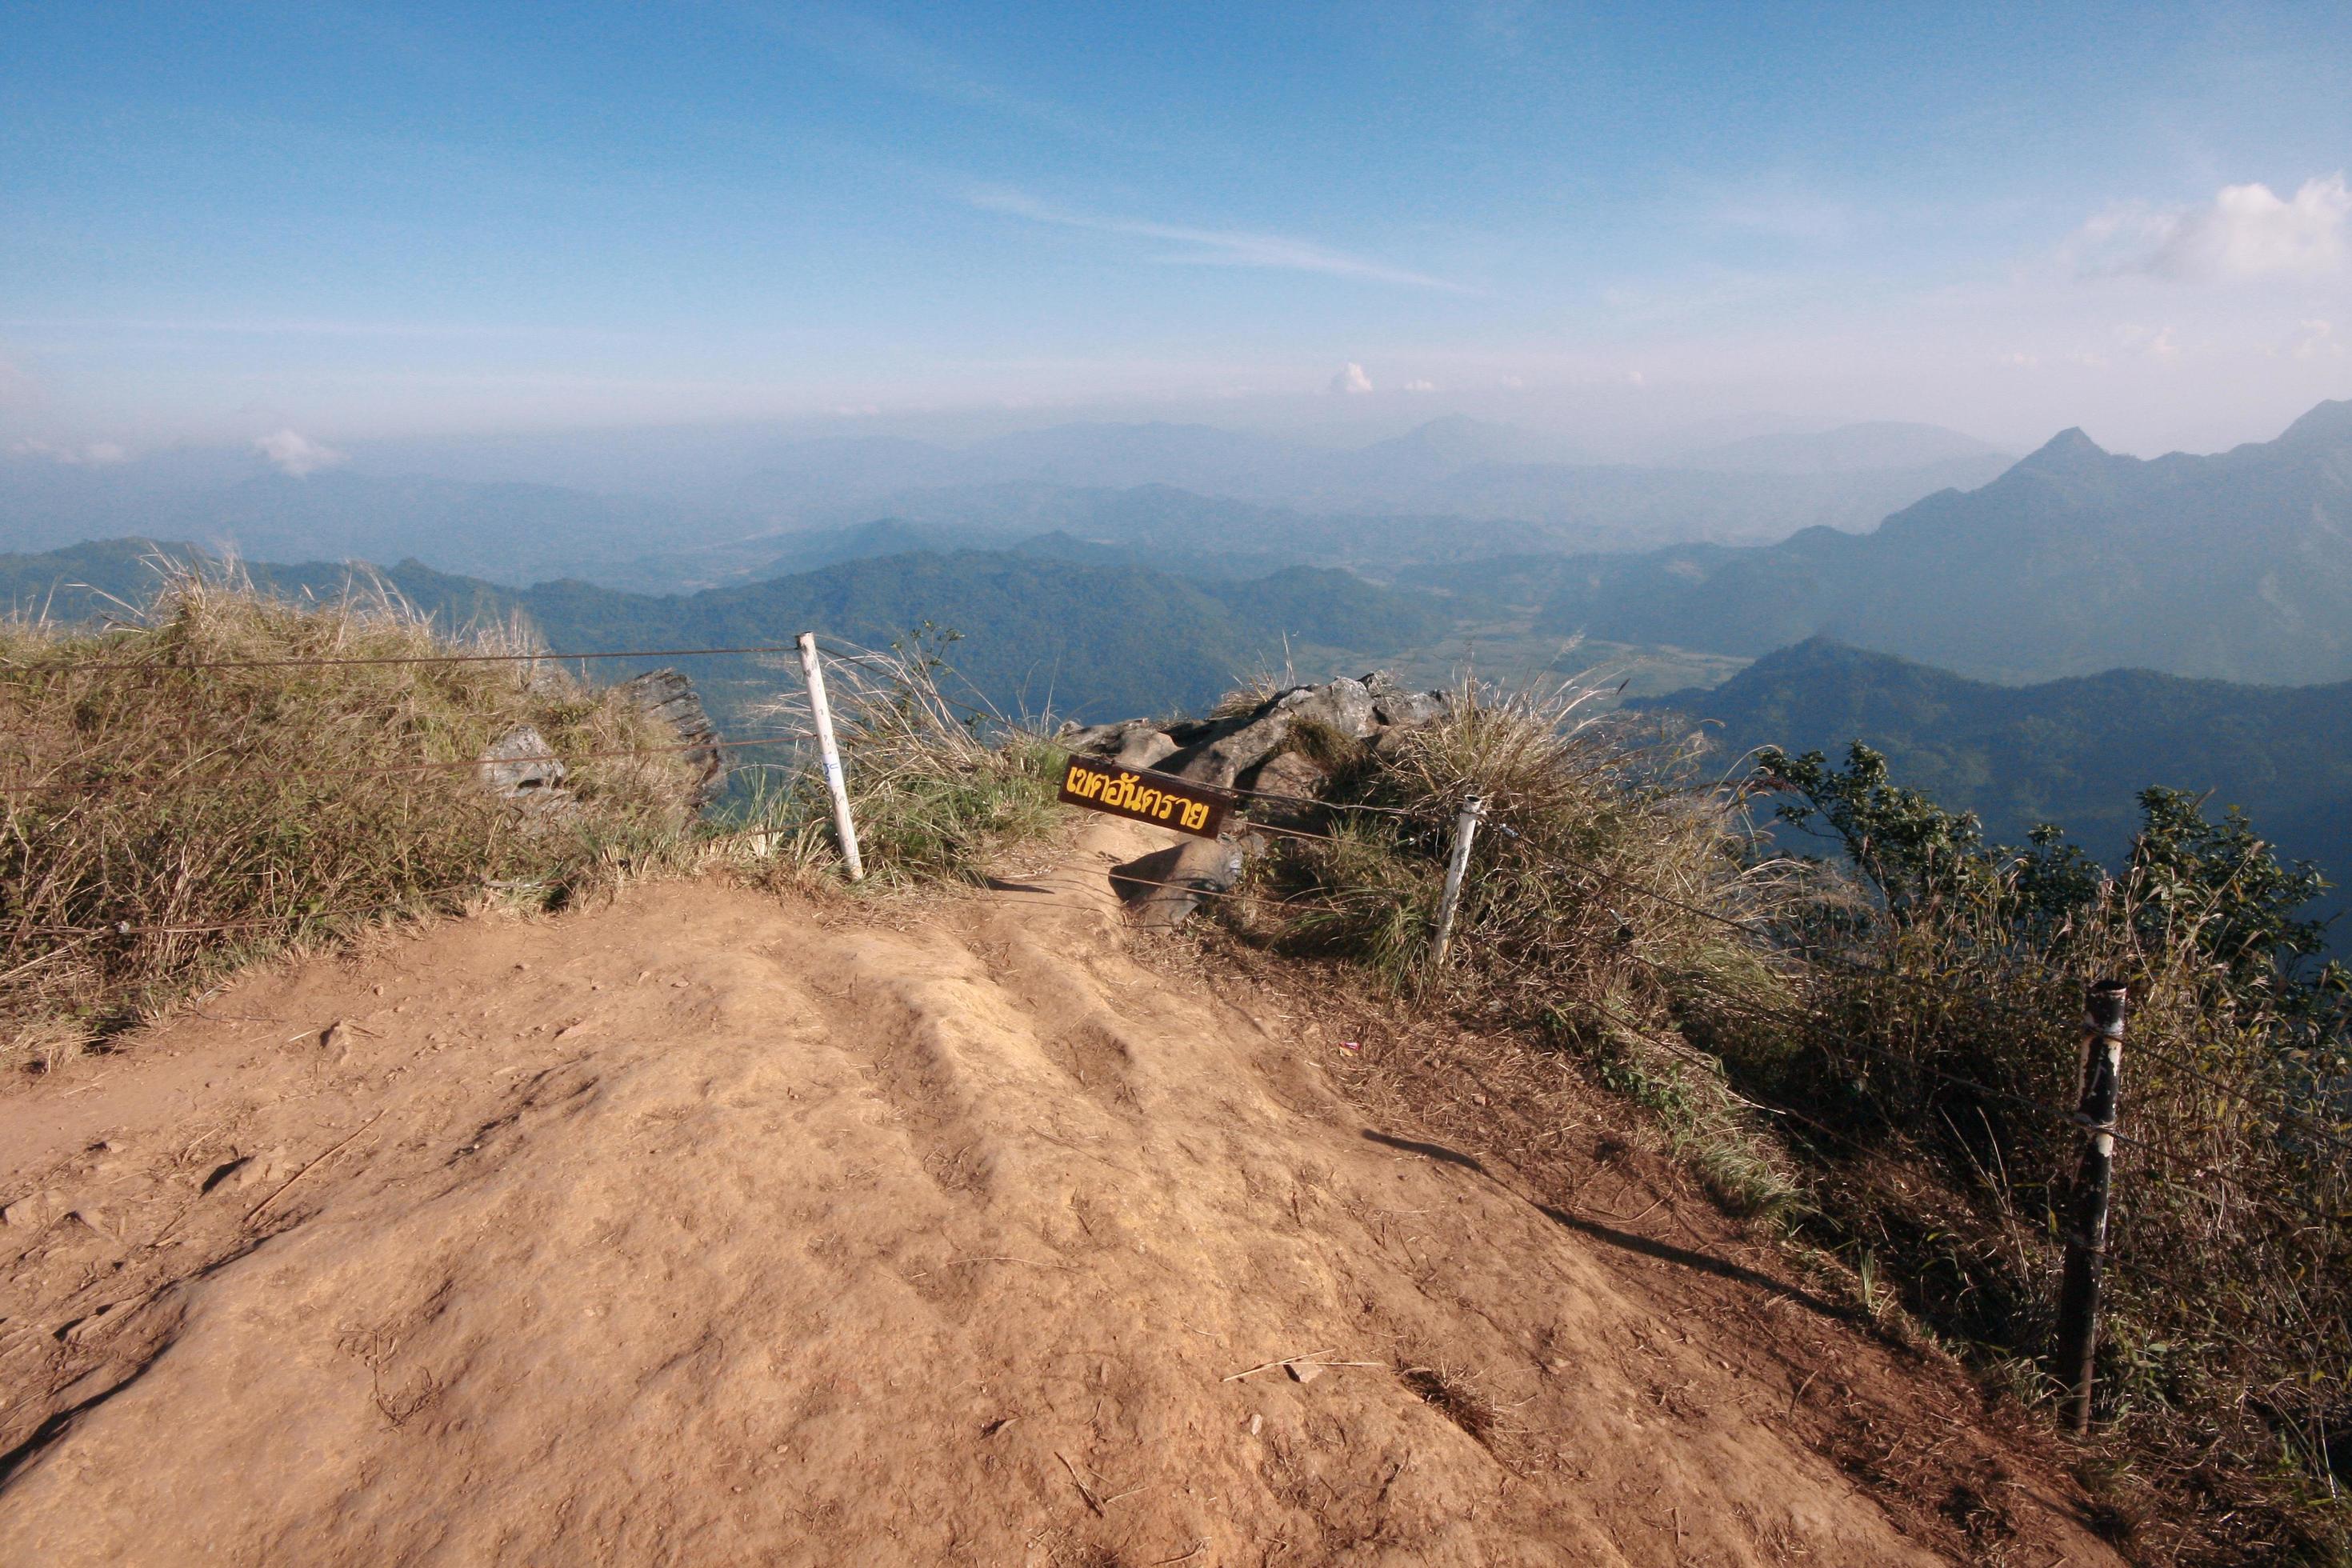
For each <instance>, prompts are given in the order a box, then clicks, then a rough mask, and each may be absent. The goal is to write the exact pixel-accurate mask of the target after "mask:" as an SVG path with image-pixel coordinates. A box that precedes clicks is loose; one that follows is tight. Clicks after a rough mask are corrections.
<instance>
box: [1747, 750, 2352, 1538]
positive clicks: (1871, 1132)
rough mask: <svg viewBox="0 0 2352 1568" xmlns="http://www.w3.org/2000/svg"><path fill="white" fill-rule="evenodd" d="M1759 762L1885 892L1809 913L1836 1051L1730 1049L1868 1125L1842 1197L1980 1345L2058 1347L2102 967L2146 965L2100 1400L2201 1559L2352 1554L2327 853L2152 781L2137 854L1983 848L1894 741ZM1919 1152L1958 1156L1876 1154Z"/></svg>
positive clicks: (1821, 1105) (1766, 1075) (2341, 1082)
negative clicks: (2094, 996) (2087, 1039)
mask: <svg viewBox="0 0 2352 1568" xmlns="http://www.w3.org/2000/svg"><path fill="white" fill-rule="evenodd" d="M1759 782H1760V783H1761V784H1764V785H1765V786H1766V787H1769V788H1772V789H1776V790H1779V791H1782V792H1786V794H1787V795H1789V796H1790V797H1791V804H1790V805H1785V806H1783V807H1782V809H1781V812H1780V816H1781V817H1782V818H1783V820H1784V821H1786V822H1788V823H1789V824H1790V825H1791V826H1796V827H1808V826H1824V827H1826V829H1827V831H1828V833H1829V835H1830V836H1831V837H1832V839H1833V840H1834V841H1835V842H1836V843H1837V844H1838V845H1839V846H1840V847H1841V848H1842V849H1843V855H1844V858H1846V860H1847V861H1848V863H1849V864H1851V865H1852V866H1853V868H1855V869H1856V870H1857V871H1858V872H1859V873H1860V874H1861V876H1862V878H1863V879H1864V883H1865V884H1866V888H1867V890H1868V892H1869V894H1870V896H1869V897H1868V898H1865V899H1864V900H1857V901H1853V902H1849V903H1847V904H1845V905H1843V906H1842V907H1840V908H1838V909H1836V910H1811V911H1803V910H1800V911H1797V912H1798V913H1799V914H1800V915H1801V917H1802V918H1800V919H1798V920H1796V921H1793V922H1791V923H1790V926H1789V928H1788V930H1787V932H1786V934H1787V935H1788V937H1789V938H1790V940H1791V941H1792V942H1795V943H1796V944H1797V945H1798V946H1800V947H1801V949H1802V950H1803V951H1804V952H1806V953H1807V954H1808V957H1809V963H1807V965H1806V966H1805V969H1804V971H1803V972H1802V973H1803V975H1804V984H1805V989H1806V998H1805V999H1806V1004H1807V1016H1808V1019H1809V1021H1810V1023H1811V1027H1809V1028H1808V1029H1807V1030H1806V1034H1807V1036H1808V1037H1809V1038H1810V1039H1811V1040H1812V1041H1813V1042H1814V1043H1815V1045H1814V1048H1812V1049H1811V1050H1808V1051H1806V1052H1803V1053H1797V1054H1790V1053H1785V1052H1783V1053H1780V1054H1777V1055H1775V1056H1773V1057H1771V1058H1769V1059H1759V1058H1753V1057H1750V1056H1748V1055H1747V1054H1744V1053H1743V1052H1742V1051H1741V1050H1740V1049H1739V1048H1738V1042H1736V1041H1731V1042H1724V1043H1722V1045H1721V1047H1720V1048H1722V1050H1723V1055H1724V1058H1725V1060H1726V1061H1727V1064H1728V1065H1729V1066H1730V1068H1731V1071H1732V1075H1733V1079H1734V1081H1735V1082H1736V1083H1738V1084H1739V1085H1740V1086H1741V1088H1742V1089H1744V1090H1746V1091H1747V1092H1749V1093H1752V1094H1756V1095H1759V1096H1761V1097H1766V1098H1770V1099H1774V1100H1778V1101H1780V1102H1781V1103H1784V1104H1791V1105H1795V1106H1797V1107H1800V1108H1801V1109H1803V1110H1807V1111H1808V1112H1809V1120H1811V1121H1812V1122H1813V1123H1814V1124H1816V1125H1819V1124H1821V1123H1822V1122H1828V1123H1831V1124H1832V1125H1833V1126H1834V1127H1835V1128H1836V1129H1838V1130H1839V1131H1840V1132H1841V1133H1842V1135H1843V1136H1842V1137H1840V1138H1837V1139H1825V1140H1822V1141H1820V1142H1819V1145H1818V1146H1817V1147H1816V1148H1815V1149H1814V1150H1813V1151H1812V1153H1813V1154H1814V1156H1815V1158H1816V1159H1817V1161H1818V1162H1819V1163H1820V1165H1821V1167H1822V1170H1823V1171H1824V1173H1825V1180H1824V1181H1823V1182H1822V1184H1821V1186H1822V1192H1821V1199H1820V1204H1821V1206H1820V1210H1819V1213H1820V1216H1821V1223H1822V1225H1823V1226H1825V1227H1826V1228H1828V1229H1830V1230H1831V1231H1832V1232H1834V1233H1836V1234H1837V1235H1838V1236H1839V1237H1841V1238H1842V1239H1844V1240H1847V1241H1849V1242H1853V1243H1857V1244H1859V1245H1864V1246H1867V1247H1870V1248H1872V1249H1873V1250H1874V1252H1875V1253H1876V1254H1877V1256H1878V1257H1879V1258H1880V1259H1881V1261H1882V1263H1883V1264H1885V1265H1886V1266H1888V1267H1890V1268H1893V1269H1894V1270H1895V1273H1896V1274H1897V1275H1898V1276H1899V1277H1901V1278H1902V1279H1905V1280H1906V1282H1907V1286H1908V1295H1909V1297H1910V1303H1909V1304H1910V1305H1911V1306H1912V1308H1913V1310H1915V1311H1917V1312H1919V1313H1921V1314H1922V1315H1923V1316H1924V1317H1926V1318H1927V1320H1928V1321H1931V1322H1933V1323H1934V1324H1936V1325H1937V1327H1938V1328H1939V1329H1941V1330H1942V1331H1944V1332H1946V1333H1947V1334H1948V1335H1950V1336H1952V1337H1954V1338H1956V1339H1957V1340H1958V1341H1960V1342H1962V1343H1963V1344H1964V1345H1965V1346H1968V1347H1972V1348H1973V1349H1974V1350H1975V1352H1977V1353H1978V1355H1979V1358H1980V1359H1982V1360H1985V1361H1986V1362H1988V1363H1990V1362H1997V1361H2000V1360H2003V1359H2007V1358H2015V1357H2020V1356H2022V1357H2025V1358H2029V1359H2032V1358H2038V1357H2040V1356H2041V1355H2042V1354H2044V1353H2045V1352H2046V1351H2047V1348H2048V1345H2049V1336H2050V1331H2051V1327H2052V1321H2053V1315H2054V1301H2055V1297H2056V1289H2057V1269H2058V1263H2059V1259H2060V1250H2059V1248H2058V1247H2056V1246H2055V1245H2053V1242H2054V1239H2055V1238H2056V1237H2059V1236H2060V1235H2061V1233H2062V1232H2061V1225H2060V1216H2061V1215H2063V1212H2064V1209H2065V1205H2066V1201H2067V1194H2068V1182H2069V1179H2070V1177H2071V1173H2072V1172H2073V1169H2074V1162H2075V1157H2076V1153H2077V1151H2078V1148H2079V1145H2080V1142H2081V1137H2082V1133H2081V1131H2080V1129H2079V1128H2077V1127H2075V1126H2074V1125H2073V1124H2072V1122H2071V1120H2070V1117H2069V1114H2068V1113H2069V1112H2071V1110H2072V1109H2073V1107H2074V1100H2075V1096H2076V1093H2077V1089H2078V1075H2079V1072H2080V1063H2081V1054H2080V1053H2081V1040H2080V1034H2079V1029H2078V1023H2079V1019H2080V1017H2081V1012H2082V1002H2083V993H2084V986H2085V985H2086V984H2088V983H2089V982H2091V981H2093V980H2095V979H2100V978H2105V977H2113V978H2116V979H2119V980H2122V981H2123V982H2125V984H2126V985H2127V986H2128V988H2129V991H2130V994H2131V1003H2130V1015H2129V1018H2128V1020H2127V1023H2126V1047H2125V1056H2124V1060H2125V1069H2124V1110H2123V1121H2122V1127H2123V1137H2124V1142H2122V1143H2121V1145H2120V1147H2119V1148H2118V1150H2117V1152H2116V1166H2117V1169H2116V1188H2115V1192H2116V1196H2115V1203H2114V1218H2113V1225H2112V1231H2111V1240H2110V1254H2109V1256H2110V1260H2111V1264H2112V1270H2111V1273H2110V1276H2109V1283H2108V1287H2107V1290H2106V1297H2105V1300H2106V1313H2105V1329H2104V1333H2103V1341H2102V1346H2101V1352H2100V1362H2099V1395H2100V1404H2099V1410H2100V1414H2101V1415H2102V1417H2103V1418H2104V1419H2105V1421H2106V1422H2107V1423H2108V1424H2109V1427H2110V1430H2111V1431H2112V1432H2113V1433H2114V1434H2115V1435H2116V1441H2118V1442H2119V1443H2121V1444H2123V1445H2124V1446H2125V1447H2126V1448H2129V1449H2136V1450H2137V1451H2138V1452H2140V1453H2141V1454H2143V1455H2146V1456H2148V1457H2150V1458H2151V1459H2152V1461H2153V1462H2154V1463H2155V1464H2157V1465H2158V1466H2160V1467H2161V1469H2162V1472H2163V1473H2164V1474H2165V1475H2166V1476H2167V1478H2168V1482H2169V1484H2171V1485H2172V1486H2173V1487H2174V1488H2176V1489H2178V1491H2177V1495H2186V1496H2187V1497H2188V1498H2189V1500H2190V1503H2191V1506H2192V1507H2193V1508H2194V1510H2196V1511H2197V1512H2198V1513H2199V1515H2200V1525H2199V1529H2200V1533H2201V1535H2202V1537H2203V1541H2202V1544H2201V1545H2200V1547H2199V1548H2198V1550H2197V1551H2195V1552H2190V1553H2189V1559H2190V1560H2203V1561H2214V1562H2222V1561H2242V1560H2245V1558H2246V1557H2247V1556H2248V1555H2259V1554H2262V1553H2265V1552H2270V1553H2285V1552H2301V1553H2303V1554H2304V1555H2305V1556H2306V1557H2307V1558H2309V1559H2310V1560H2313V1561H2339V1560H2342V1557H2343V1554H2344V1553H2345V1552H2347V1548H2352V1532H2347V1520H2346V1518H2345V1517H2344V1515H2343V1513H2342V1511H2341V1510H2340V1509H2338V1508H2336V1507H2335V1506H2334V1505H2333V1502H2332V1500H2333V1499H2334V1498H2335V1496H2336V1485H2337V1483H2338V1479H2339V1478H2338V1475H2337V1472H2338V1471H2339V1470H2340V1468H2342V1467H2343V1465H2344V1464H2345V1462H2346V1460H2347V1458H2352V1455H2347V1453H2346V1452H2345V1451H2344V1448H2343V1447H2342V1439H2341V1438H2336V1439H2335V1440H2334V1441H2335V1444H2336V1447H2334V1448H2333V1449H2332V1450H2331V1444H2330V1439H2329V1437H2328V1436H2327V1434H2328V1433H2329V1432H2330V1431H2331V1430H2341V1428H2342V1427H2343V1425H2344V1423H2345V1421H2346V1419H2347V1416H2352V1397H2347V1381H2346V1380H2347V1376H2352V1191H2347V1170H2352V1163H2347V1155H2352V1100H2347V1091H2352V1038H2347V984H2346V975H2345V973H2344V971H2343V970H2342V969H2341V967H2340V966H2336V965H2331V964H2326V963H2323V962H2322V958H2321V942H2322V939H2323V936H2324V932H2323V931H2321V929H2320V928H2319V927H2318V926H2317V925H2316V924H2315V923H2314V922H2312V921H2306V920H2304V919H2301V918H2299V916H2298V915H2297V913H2296V911H2297V910H2299V909H2300V908H2301V907H2302V906H2303V905H2304V904H2305V903H2306V902H2307V901H2308V900H2311V899H2312V898H2313V897H2315V895H2316V894H2318V893H2319V892H2321V891H2322V890H2324V888H2325V884H2324V883H2323V882H2322V881H2321V880H2320V879H2319V877H2318V874H2317V873H2316V872H2315V870H2314V869H2313V868H2310V867H2308V866H2289V865H2283V864H2281V863H2280V862H2279V861H2278V860H2277V859H2276V858H2275V857H2274V856H2273V855H2272V853H2271V852H2270V850H2269V847H2267V846H2266V845H2265V844H2264V843H2263V841H2262V840H2261V839H2260V838H2259V837H2256V836H2255V834H2254V832H2253V830H2252V826H2251V825H2250V824H2249V823H2247V822H2246V821H2245V819H2244V818H2243V817H2242V816H2240V815H2238V814H2235V813H2231V814H2230V815H2228V816H2224V817H2223V818H2222V819H2221V821H2218V822H2216V821H2211V820H2209V819H2207V818H2206V817H2205V816H2204V815H2203V814H2202V812H2201V810H2200V803H2199V802H2197V801H2196V800H2195V799H2193V798H2191V797H2189V796H2187V795H2181V794H2180V793H2179V792H2176V791H2170V790H2161V789H2151V790H2148V791H2146V792H2144V793H2143V794H2142V795H2141V796H2140V797H2139V804H2140V808H2141V814H2142V826H2141V830H2140V832H2139V834H2138V835H2137V838H2136V839H2135V841H2134V845H2133V848H2132V851H2131V855H2130V858H2129V859H2128V861H2127V863H2126V865H2124V866H2123V867H2121V868H2117V870H2116V872H2115V873H2113V874H2110V873H2108V872H2107V871H2106V870H2105V868H2101V867H2099V866H2097V865H2096V864H2095V863H2093V862H2092V861H2090V860H2089V858H2087V857H2085V856H2084V855H2083V854H2082V853H2081V852H2080V851H2079V850H2077V849H2075V848H2074V847H2072V846H2070V845H2068V844H2067V843H2066V842H2065V839H2064V837H2063V834H2061V833H2060V832H2059V831H2058V830H2057V829H2055V828H2043V829H2041V830H2038V831H2037V832H2036V833H2035V834H2034V835H2033V836H2032V841H2031V842H2030V843H2029V844H2028V845H2026V846H2023V847H2017V848H2001V847H1990V846H1987V845H1985V844H1984V843H1983V842H1982V841H1981V837H1980V836H1979V834H1978V833H1977V831H1976V827H1975V824H1974V822H1973V821H1972V820H1971V819H1969V818H1968V817H1966V816H1958V815H1955V814H1952V813H1949V812H1947V811H1944V810H1943V809H1942V808H1940V807H1938V806H1937V805H1935V804H1934V803H1933V802H1932V801H1929V800H1927V799H1926V798H1925V797H1924V796H1921V795H1916V794H1915V793H1913V792H1909V791H1906V790H1903V789H1901V788H1899V787H1897V786H1895V785H1894V784H1892V783H1891V782H1890V781H1889V780H1888V778H1887V776H1886V769H1885V763H1884V761H1883V759H1881V758H1880V757H1878V756H1877V755H1876V754H1875V753H1874V752H1871V751H1870V750H1869V749H1868V748H1866V747H1862V746H1856V747H1854V748H1853V751H1852V752H1851V753H1850V755H1849V757H1848V760H1847V763H1846V765H1845V766H1844V767H1843V768H1837V767H1832V766H1831V765H1829V764H1828V763H1826V762H1825V760H1824V759H1823V758H1822V757H1821V756H1820V755H1819V754H1818V753H1809V754H1807V755H1805V756H1802V757H1796V758H1790V757H1788V756H1785V755H1782V754H1780V753H1777V752H1765V753H1763V754H1762V755H1761V756H1760V758H1759ZM1709 1043H1710V1044H1716V1042H1709ZM1898 1163H1899V1164H1900V1165H1902V1166H1903V1167H1904V1168H1906V1169H1907V1170H1910V1171H1913V1172H1917V1171H1922V1170H1924V1171H1927V1172H1931V1173H1936V1174H1937V1175H1938V1176H1939V1177H1940V1178H1941V1179H1940V1181H1938V1182H1937V1183H1936V1184H1933V1185H1932V1186H1922V1185H1921V1184H1917V1183H1916V1182H1915V1183H1910V1184H1899V1185H1898V1184H1888V1183H1885V1182H1883V1181H1874V1180H1872V1179H1870V1174H1869V1173H1871V1172H1872V1171H1873V1169H1874V1168H1877V1169H1884V1168H1885V1167H1887V1166H1891V1165H1895V1164H1898ZM2043 1386H2044V1387H2045V1388H2046V1387H2047V1386H2048V1384H2046V1383H2045V1384H2043ZM2258 1477H2259V1478H2267V1479H2266V1480H2262V1481H2259V1482H2258V1481H2257V1479H2256V1478H2258ZM2304 1502H2311V1503H2313V1504H2314V1505H2315V1506H2313V1507H2308V1508H2306V1507H2302V1506H2299V1505H2300V1504H2302V1503H2304ZM2330 1552H2333V1553H2336V1556H2334V1557H2331V1556H2329V1555H2328V1553H2330Z"/></svg>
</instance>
